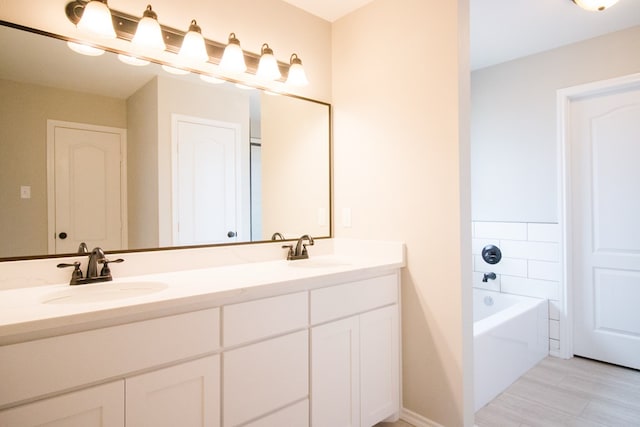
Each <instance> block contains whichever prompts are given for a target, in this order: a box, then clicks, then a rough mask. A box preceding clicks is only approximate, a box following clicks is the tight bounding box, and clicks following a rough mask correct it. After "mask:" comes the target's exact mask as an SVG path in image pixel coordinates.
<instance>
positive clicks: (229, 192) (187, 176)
mask: <svg viewBox="0 0 640 427" xmlns="http://www.w3.org/2000/svg"><path fill="white" fill-rule="evenodd" d="M173 125H174V158H175V160H174V165H175V168H174V216H173V217H174V227H173V229H174V243H175V244H176V245H197V244H209V243H228V242H235V241H238V239H239V238H241V236H239V234H240V233H241V230H239V227H240V224H241V221H240V218H239V215H240V212H241V209H240V206H239V183H238V171H239V167H238V160H239V154H238V153H239V144H240V127H239V125H236V124H234V123H224V122H218V121H213V120H205V119H199V118H194V117H185V116H177V117H175V116H174V124H173Z"/></svg>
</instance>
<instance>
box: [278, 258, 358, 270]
mask: <svg viewBox="0 0 640 427" xmlns="http://www.w3.org/2000/svg"><path fill="white" fill-rule="evenodd" d="M348 265H349V263H346V262H343V261H338V260H335V259H322V258H320V259H318V258H309V259H299V260H294V261H289V267H299V268H332V267H346V266H348Z"/></svg>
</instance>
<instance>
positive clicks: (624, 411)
mask: <svg viewBox="0 0 640 427" xmlns="http://www.w3.org/2000/svg"><path fill="white" fill-rule="evenodd" d="M475 422H476V425H477V426H478V427H511V426H513V427H537V426H540V427H554V426H580V427H631V426H640V371H637V370H633V369H628V368H622V367H619V366H614V365H609V364H606V363H602V362H597V361H593V360H589V359H583V358H579V357H574V358H573V359H569V360H563V359H557V358H553V357H548V358H546V359H544V360H543V361H542V362H540V363H539V364H538V365H537V366H535V367H534V368H533V369H531V370H530V371H529V372H527V373H526V374H525V375H523V376H522V377H521V378H520V379H519V380H518V381H516V382H515V383H514V384H513V385H511V386H510V387H509V388H508V389H507V390H505V391H504V392H503V393H502V394H501V395H500V396H498V397H497V398H496V399H494V400H493V401H492V402H490V403H489V404H488V405H487V406H485V407H484V408H482V409H480V410H479V411H478V412H476V417H475Z"/></svg>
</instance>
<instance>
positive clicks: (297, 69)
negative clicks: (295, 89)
mask: <svg viewBox="0 0 640 427" xmlns="http://www.w3.org/2000/svg"><path fill="white" fill-rule="evenodd" d="M289 62H290V64H291V65H290V66H289V77H287V84H289V85H292V86H306V85H308V84H309V80H308V79H307V74H306V73H305V72H304V68H303V67H302V61H301V60H300V58H298V55H297V54H295V53H294V54H292V55H291V58H290V60H289Z"/></svg>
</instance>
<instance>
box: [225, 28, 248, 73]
mask: <svg viewBox="0 0 640 427" xmlns="http://www.w3.org/2000/svg"><path fill="white" fill-rule="evenodd" d="M220 70H222V71H223V72H226V73H232V74H240V73H244V72H245V71H246V70H247V65H246V64H245V62H244V53H243V52H242V48H241V47H240V40H238V39H237V38H236V35H235V33H231V34H229V43H228V44H227V47H225V48H224V52H223V53H222V59H221V60H220Z"/></svg>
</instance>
